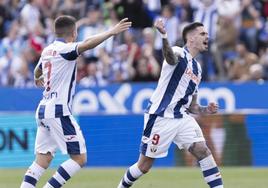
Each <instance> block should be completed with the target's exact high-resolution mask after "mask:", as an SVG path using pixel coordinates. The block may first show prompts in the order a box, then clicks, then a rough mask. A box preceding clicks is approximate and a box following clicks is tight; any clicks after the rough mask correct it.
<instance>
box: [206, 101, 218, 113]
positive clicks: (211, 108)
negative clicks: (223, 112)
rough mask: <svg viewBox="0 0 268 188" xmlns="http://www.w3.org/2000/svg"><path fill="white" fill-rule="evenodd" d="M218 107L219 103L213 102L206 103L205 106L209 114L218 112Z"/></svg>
mask: <svg viewBox="0 0 268 188" xmlns="http://www.w3.org/2000/svg"><path fill="white" fill-rule="evenodd" d="M218 109H219V105H218V104H216V103H214V102H211V103H209V104H208V106H207V112H208V113H209V114H215V113H217V112H218Z"/></svg>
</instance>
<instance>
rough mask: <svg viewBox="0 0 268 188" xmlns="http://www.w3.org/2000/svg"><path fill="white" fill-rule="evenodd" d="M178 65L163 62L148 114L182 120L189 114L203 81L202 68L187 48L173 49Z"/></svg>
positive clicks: (147, 110)
mask: <svg viewBox="0 0 268 188" xmlns="http://www.w3.org/2000/svg"><path fill="white" fill-rule="evenodd" d="M172 49H173V52H174V53H175V55H176V56H177V57H178V63H177V64H176V65H169V64H168V63H167V62H166V61H164V62H163V65H162V70H161V75H160V78H159V81H158V85H157V87H156V89H155V91H154V93H153V95H152V97H151V98H150V101H149V105H148V107H147V109H146V113H149V114H156V115H158V116H162V117H167V118H181V117H183V114H186V113H187V108H188V107H189V105H190V104H191V101H192V97H193V95H194V94H196V93H197V91H198V85H199V83H200V81H201V72H202V70H201V66H200V64H199V63H198V62H197V61H196V60H195V59H194V58H193V57H192V56H191V54H190V53H189V51H188V50H187V48H186V47H184V48H180V47H177V46H175V47H173V48H172Z"/></svg>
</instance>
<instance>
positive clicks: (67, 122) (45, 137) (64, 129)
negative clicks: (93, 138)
mask: <svg viewBox="0 0 268 188" xmlns="http://www.w3.org/2000/svg"><path fill="white" fill-rule="evenodd" d="M36 121H37V125H38V128H37V134H36V140H35V153H42V154H46V153H48V152H51V154H52V155H54V154H55V152H56V150H57V149H60V150H61V152H62V153H63V154H72V155H78V154H82V153H86V144H85V139H84V137H83V134H82V131H81V129H80V127H79V125H78V124H77V122H76V120H75V119H74V118H73V116H71V115H70V116H63V117H59V118H49V119H36Z"/></svg>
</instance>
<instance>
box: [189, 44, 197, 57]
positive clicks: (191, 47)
mask: <svg viewBox="0 0 268 188" xmlns="http://www.w3.org/2000/svg"><path fill="white" fill-rule="evenodd" d="M186 48H187V49H188V51H189V53H190V54H191V56H192V57H193V58H194V57H195V56H197V55H198V53H199V50H198V49H196V48H195V47H193V46H191V45H187V44H186Z"/></svg>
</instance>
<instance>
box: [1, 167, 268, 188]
mask: <svg viewBox="0 0 268 188" xmlns="http://www.w3.org/2000/svg"><path fill="white" fill-rule="evenodd" d="M25 170H26V169H1V170H0V174H1V175H0V188H18V187H19V185H20V183H21V180H22V177H23V175H24V172H25ZM125 170H126V168H85V169H83V170H81V171H80V172H79V173H78V174H76V175H75V176H74V177H73V178H72V179H71V180H70V181H69V182H67V183H66V185H65V186H64V188H116V187H117V184H118V182H119V180H120V179H121V177H122V176H123V174H124V171H125ZM53 172H54V170H48V171H47V172H46V173H45V174H44V176H42V178H41V180H40V182H39V183H38V184H37V188H41V187H42V185H44V184H45V182H46V181H47V179H48V178H49V177H50V176H51V175H52V173H53ZM221 172H222V176H223V179H224V184H225V188H267V187H268V168H251V167H249V168H246V167H241V168H237V167H232V168H229V167H228V168H227V167H225V168H221ZM133 188H208V186H207V185H206V184H205V183H204V180H203V178H202V175H201V172H200V170H199V168H180V167H177V168H153V169H152V170H151V171H150V173H149V174H147V175H145V176H143V177H142V178H141V179H140V180H139V181H137V182H136V184H135V185H134V186H133Z"/></svg>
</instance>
